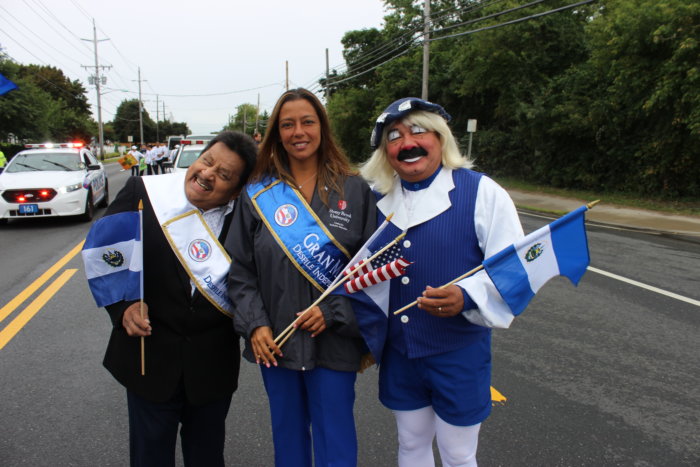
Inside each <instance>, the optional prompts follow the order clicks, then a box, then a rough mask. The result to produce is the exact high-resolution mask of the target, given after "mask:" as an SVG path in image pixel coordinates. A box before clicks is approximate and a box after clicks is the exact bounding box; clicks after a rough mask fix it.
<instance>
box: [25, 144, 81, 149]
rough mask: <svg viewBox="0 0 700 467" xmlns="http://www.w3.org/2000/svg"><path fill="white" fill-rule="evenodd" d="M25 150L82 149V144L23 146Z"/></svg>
mask: <svg viewBox="0 0 700 467" xmlns="http://www.w3.org/2000/svg"><path fill="white" fill-rule="evenodd" d="M24 147H25V148H27V149H51V148H82V147H83V143H60V144H55V143H41V144H25V145H24Z"/></svg>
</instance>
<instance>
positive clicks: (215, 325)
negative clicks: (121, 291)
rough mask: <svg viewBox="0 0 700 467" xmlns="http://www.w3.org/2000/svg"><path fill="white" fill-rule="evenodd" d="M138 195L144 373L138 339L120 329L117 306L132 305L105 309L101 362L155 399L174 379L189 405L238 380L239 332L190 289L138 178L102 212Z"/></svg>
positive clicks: (128, 207) (133, 204) (220, 393)
mask: <svg viewBox="0 0 700 467" xmlns="http://www.w3.org/2000/svg"><path fill="white" fill-rule="evenodd" d="M182 189H183V187H181V186H177V187H176V186H174V187H173V190H182ZM140 199H142V200H143V203H144V209H143V262H144V264H143V271H144V301H145V303H146V304H147V305H148V314H149V319H150V321H151V327H152V328H153V331H152V334H151V335H150V336H148V337H146V338H145V355H146V374H145V376H142V375H141V356H140V355H141V353H140V352H141V350H140V349H141V344H140V339H139V338H138V337H129V336H128V335H127V333H126V330H125V329H124V327H123V326H122V315H123V314H124V310H125V309H126V308H127V307H128V306H129V305H130V304H131V303H134V302H118V303H115V304H113V305H109V306H107V307H106V308H107V311H108V312H109V315H110V317H111V319H112V324H113V329H112V334H111V336H110V339H109V344H108V346H107V352H106V354H105V358H104V366H105V367H106V368H107V369H108V370H109V371H110V373H112V375H113V376H114V377H115V378H116V379H117V381H119V382H120V383H121V384H123V385H124V386H125V387H126V388H127V389H129V390H131V391H133V392H134V393H136V394H137V395H139V396H141V397H143V398H145V399H148V400H151V401H154V402H163V401H166V400H168V399H170V398H171V397H172V396H173V394H174V392H175V390H176V389H177V386H178V384H179V383H180V380H181V379H182V380H183V382H184V387H185V393H186V396H187V399H188V401H189V402H191V403H192V404H197V405H199V404H204V403H207V402H211V401H215V400H218V399H222V398H224V397H226V396H229V395H230V394H232V393H233V392H234V391H235V390H236V387H237V385H238V371H239V367H240V350H239V345H238V337H237V335H236V334H235V333H234V330H233V324H232V321H231V318H229V317H228V316H226V315H225V314H224V313H222V312H221V311H219V310H217V309H216V308H215V307H214V306H213V305H212V304H211V303H210V302H209V301H208V300H207V299H206V298H205V297H204V296H202V295H201V294H200V293H199V291H195V293H194V295H192V294H191V285H190V279H189V277H188V275H187V273H186V272H185V269H184V268H183V267H182V265H181V264H180V262H179V261H178V259H177V257H176V256H175V254H174V253H173V251H172V249H171V248H170V245H169V244H168V241H167V240H166V238H165V235H164V234H163V231H162V229H161V227H160V225H159V224H158V221H157V219H156V216H155V213H154V212H153V207H152V206H151V202H150V200H149V199H148V195H147V193H146V189H145V187H144V185H143V180H142V179H141V178H140V177H131V178H130V179H129V180H128V181H127V183H126V185H125V186H124V188H123V189H122V190H121V191H120V192H119V194H118V195H117V197H116V198H115V199H114V201H113V202H112V204H110V206H109V208H108V209H107V214H106V215H110V214H115V213H118V212H123V211H135V210H137V209H138V203H139V200H140ZM231 217H232V216H231V214H230V213H229V215H228V216H227V217H226V221H225V223H224V228H223V229H222V232H221V235H220V236H219V239H220V242H221V243H222V244H223V243H224V242H223V240H222V239H223V238H225V236H226V233H227V231H228V227H229V224H230V220H231Z"/></svg>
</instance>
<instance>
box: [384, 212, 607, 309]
mask: <svg viewBox="0 0 700 467" xmlns="http://www.w3.org/2000/svg"><path fill="white" fill-rule="evenodd" d="M599 202H600V200H599V199H597V200H595V201H591V202H590V203H588V204H586V205H585V206H582V207H580V208H579V209H577V210H575V211H571V212H570V213H568V214H566V215H565V216H563V217H561V218H559V219H557V220H555V221H554V222H552V223H551V224H548V225H546V226H544V227H542V228H540V229H537V230H536V231H534V232H532V233H531V234H529V235H527V236H526V237H524V238H523V240H522V242H523V243H525V244H528V243H531V242H532V241H533V240H532V239H538V238H540V237H542V236H543V235H545V234H546V233H547V232H549V231H550V226H552V227H554V226H555V225H561V224H562V223H566V222H567V221H568V220H569V219H572V218H574V217H577V216H578V215H579V214H581V215H582V214H583V212H585V211H587V210H588V209H591V208H593V206H595V205H596V204H598V203H599ZM583 239H584V242H585V229H584V232H583ZM519 243H521V242H519ZM583 246H585V247H586V249H587V245H586V244H585V243H584V245H583ZM513 247H514V245H511V246H509V247H506V248H505V249H503V250H501V251H500V252H498V253H496V254H495V255H493V256H492V257H491V258H487V259H486V260H484V262H483V263H482V264H480V265H479V266H477V267H475V268H474V269H472V270H470V271H468V272H466V273H464V274H462V275H461V276H459V277H457V278H455V279H453V280H451V281H450V282H448V283H447V284H444V285H441V286H440V287H438V288H439V289H444V288H445V287H448V286H450V285H453V284H455V283H457V282H459V281H461V280H462V279H466V278H467V277H469V276H471V275H473V274H475V273H477V272H479V271H481V270H482V269H484V268H485V267H486V268H489V262H490V261H492V260H494V261H493V262H494V263H495V262H496V261H497V258H500V257H504V256H506V255H507V254H508V253H510V251H509V250H512V249H513ZM587 258H588V252H587V251H586V262H585V265H583V266H584V267H583V270H584V271H585V267H586V266H588V260H587ZM577 266H580V265H577ZM495 268H496V266H495V265H494V269H495ZM560 269H561V268H560ZM558 273H559V274H552V275H550V276H549V277H543V278H542V279H540V281H538V282H539V283H540V286H541V285H544V283H545V282H546V281H547V280H549V279H550V278H551V277H553V276H555V275H560V274H561V275H566V276H567V277H570V275H569V274H567V272H564V271H561V270H559V271H558ZM582 274H583V273H581V275H582ZM489 275H490V276H491V275H492V274H491V272H489ZM579 277H580V276H579ZM570 279H571V277H570ZM492 280H493V282H494V285H496V287H497V288H498V290H499V292H500V293H501V295H506V294H507V291H505V290H502V287H499V284H500V281H499V280H496V278H494V277H492ZM572 281H573V280H572ZM575 282H578V280H576V281H575ZM538 289H539V288H538ZM536 291H537V290H534V292H536ZM504 292H506V293H504ZM508 295H509V294H508ZM526 295H527V294H526ZM533 295H534V293H533ZM530 298H532V297H530ZM530 298H522V297H519V298H518V299H517V300H520V303H518V304H515V303H514V302H509V301H508V299H506V297H505V296H504V299H505V300H506V302H508V305H509V306H510V307H511V309H514V310H513V311H514V314H519V313H520V312H522V310H523V309H524V307H525V306H527V303H528V302H529V300H530ZM525 299H526V301H525V302H524V303H523V300H525ZM417 303H418V301H417V300H416V301H414V302H412V303H409V304H408V305H406V306H404V307H401V308H399V309H398V310H396V311H394V314H395V315H398V314H399V313H402V312H404V311H406V310H408V309H409V308H411V307H413V306H415V305H416V304H417Z"/></svg>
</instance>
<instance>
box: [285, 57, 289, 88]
mask: <svg viewBox="0 0 700 467" xmlns="http://www.w3.org/2000/svg"><path fill="white" fill-rule="evenodd" d="M284 89H286V90H287V91H289V61H288V60H285V61H284Z"/></svg>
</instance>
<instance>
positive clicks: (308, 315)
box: [295, 306, 326, 337]
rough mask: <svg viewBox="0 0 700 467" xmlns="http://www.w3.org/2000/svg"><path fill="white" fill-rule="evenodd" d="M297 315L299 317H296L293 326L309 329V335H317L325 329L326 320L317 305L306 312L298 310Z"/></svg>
mask: <svg viewBox="0 0 700 467" xmlns="http://www.w3.org/2000/svg"><path fill="white" fill-rule="evenodd" d="M297 316H299V318H297V324H296V325H295V327H298V328H301V329H303V330H304V331H309V332H310V333H311V337H316V336H318V335H319V334H321V333H322V332H323V331H324V330H325V329H326V320H325V318H324V317H323V313H322V312H321V309H320V308H319V307H318V306H315V307H313V308H311V309H310V310H308V311H306V312H303V311H300V312H299V313H297Z"/></svg>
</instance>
